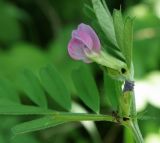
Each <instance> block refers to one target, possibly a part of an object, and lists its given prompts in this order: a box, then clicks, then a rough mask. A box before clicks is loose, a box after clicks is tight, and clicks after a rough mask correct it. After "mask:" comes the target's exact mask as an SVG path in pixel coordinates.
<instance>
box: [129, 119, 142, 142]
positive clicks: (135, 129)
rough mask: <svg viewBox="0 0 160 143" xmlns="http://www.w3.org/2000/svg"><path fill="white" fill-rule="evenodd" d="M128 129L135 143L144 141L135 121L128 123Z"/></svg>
mask: <svg viewBox="0 0 160 143" xmlns="http://www.w3.org/2000/svg"><path fill="white" fill-rule="evenodd" d="M129 128H130V129H131V131H132V133H133V135H134V137H135V140H136V142H137V143H144V140H143V137H142V134H141V131H140V129H139V126H138V123H137V121H133V122H130V126H129Z"/></svg>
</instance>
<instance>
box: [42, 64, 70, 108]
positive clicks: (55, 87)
mask: <svg viewBox="0 0 160 143" xmlns="http://www.w3.org/2000/svg"><path fill="white" fill-rule="evenodd" d="M40 77H41V82H42V85H43V86H44V88H45V90H46V91H47V92H48V94H49V95H50V96H51V97H52V98H53V99H54V100H55V101H56V102H57V103H59V104H60V105H61V106H62V107H63V108H64V109H66V110H70V109H71V98H70V94H69V91H68V89H67V88H66V86H65V83H64V81H63V80H62V78H61V77H60V75H59V73H58V72H57V71H56V69H55V68H54V67H53V66H48V67H46V68H42V69H41V70H40Z"/></svg>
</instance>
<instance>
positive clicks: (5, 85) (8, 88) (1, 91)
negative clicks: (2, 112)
mask: <svg viewBox="0 0 160 143" xmlns="http://www.w3.org/2000/svg"><path fill="white" fill-rule="evenodd" d="M0 98H1V99H2V98H3V99H7V100H9V101H13V102H17V103H18V102H19V97H18V94H17V92H16V90H15V88H14V86H13V85H12V83H11V82H10V81H9V80H7V79H0Z"/></svg>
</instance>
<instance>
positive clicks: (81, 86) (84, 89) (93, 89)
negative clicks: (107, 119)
mask: <svg viewBox="0 0 160 143" xmlns="http://www.w3.org/2000/svg"><path fill="white" fill-rule="evenodd" d="M72 77H73V81H74V84H75V87H76V89H77V95H78V96H79V97H80V98H81V100H82V101H83V102H84V103H85V104H86V105H87V106H88V107H89V108H91V109H92V110H93V111H94V112H96V113H98V112H99V108H100V103H99V93H98V89H97V86H96V83H95V80H94V78H93V77H92V75H91V73H90V71H89V69H88V68H87V67H86V66H84V65H83V66H81V67H80V68H79V69H78V70H75V71H73V74H72Z"/></svg>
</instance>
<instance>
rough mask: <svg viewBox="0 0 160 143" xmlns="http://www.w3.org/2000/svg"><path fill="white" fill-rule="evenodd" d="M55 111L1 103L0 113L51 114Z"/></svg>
mask: <svg viewBox="0 0 160 143" xmlns="http://www.w3.org/2000/svg"><path fill="white" fill-rule="evenodd" d="M53 112H55V111H52V110H49V109H45V108H41V107H35V106H27V105H20V104H12V103H11V104H10V103H9V104H1V103H0V114H2V115H48V114H49V115H50V114H53Z"/></svg>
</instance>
